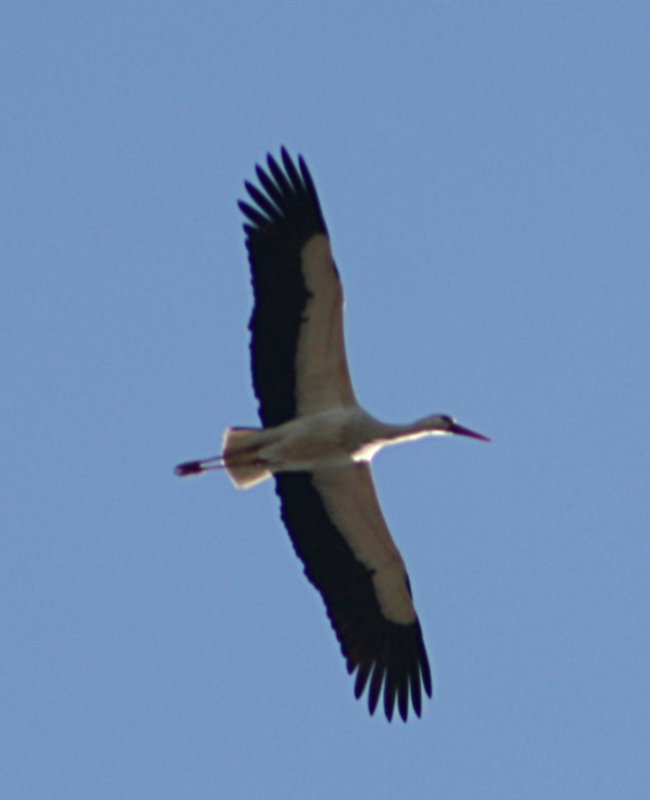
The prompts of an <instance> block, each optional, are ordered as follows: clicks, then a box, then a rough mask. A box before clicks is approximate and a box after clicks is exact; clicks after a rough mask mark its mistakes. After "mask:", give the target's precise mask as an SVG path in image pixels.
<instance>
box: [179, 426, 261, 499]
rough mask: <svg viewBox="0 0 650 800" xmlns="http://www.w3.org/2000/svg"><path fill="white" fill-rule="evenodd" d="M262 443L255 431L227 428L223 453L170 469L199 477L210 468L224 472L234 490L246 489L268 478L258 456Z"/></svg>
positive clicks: (256, 429)
mask: <svg viewBox="0 0 650 800" xmlns="http://www.w3.org/2000/svg"><path fill="white" fill-rule="evenodd" d="M264 444H266V437H265V436H264V431H261V430H260V429H259V428H228V430H227V431H226V432H225V434H224V437H223V453H222V454H221V455H220V456H212V457H211V458H204V459H200V460H198V461H186V462H185V463H183V464H179V465H178V466H177V467H176V469H175V470H174V471H175V473H176V474H177V475H178V476H179V477H181V478H184V477H187V476H188V475H200V474H201V473H202V472H208V471H209V470H214V469H225V470H227V471H228V475H229V476H230V479H231V480H232V482H233V483H234V484H235V486H236V487H237V488H238V489H249V488H250V487H252V486H255V485H256V484H258V483H261V482H262V481H264V480H266V479H267V478H269V477H270V476H271V473H270V471H269V470H268V462H267V461H265V460H264V459H263V458H261V457H260V455H259V451H260V448H261V447H263V446H264Z"/></svg>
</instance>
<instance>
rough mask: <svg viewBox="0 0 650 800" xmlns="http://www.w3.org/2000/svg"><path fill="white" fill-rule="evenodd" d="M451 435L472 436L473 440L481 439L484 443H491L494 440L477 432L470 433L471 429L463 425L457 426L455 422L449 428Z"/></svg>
mask: <svg viewBox="0 0 650 800" xmlns="http://www.w3.org/2000/svg"><path fill="white" fill-rule="evenodd" d="M449 432H450V433H457V434H458V435H459V436H471V437H472V439H480V440H481V441H482V442H491V441H492V439H490V438H489V436H483V434H482V433H476V431H470V429H469V428H463V426H462V425H457V424H456V423H455V422H454V424H453V425H452V426H451V428H449Z"/></svg>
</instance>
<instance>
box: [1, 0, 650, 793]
mask: <svg viewBox="0 0 650 800" xmlns="http://www.w3.org/2000/svg"><path fill="white" fill-rule="evenodd" d="M226 5H227V7H226ZM649 23H650V11H649V10H648V6H647V4H646V3H640V2H630V3H623V4H615V3H586V2H575V3H559V2H558V3H555V2H552V3H544V4H539V3H526V2H524V3H521V2H517V3H515V2H498V3H490V4H486V3H477V2H474V3H471V2H467V3H465V2H459V3H450V2H438V3H431V2H414V3H410V4H408V5H407V6H404V5H402V4H397V3H386V2H379V3H370V2H359V3H356V4H351V3H342V2H331V3H328V4H316V3H298V2H295V1H293V0H289V1H288V2H284V3H276V4H265V3H260V2H240V3H237V4H235V3H232V4H223V3H221V4H219V3H201V2H189V3H183V4H181V3H166V2H161V3H155V4H148V3H140V2H135V3H133V2H132V3H119V2H118V3H110V4H108V3H71V2H61V3H56V4H44V3H34V2H22V3H15V2H14V3H11V2H10V3H9V4H7V5H5V8H4V11H3V12H2V24H3V34H4V35H3V39H4V46H3V54H2V56H0V58H1V66H2V75H3V89H2V93H3V100H2V106H3V110H4V119H5V124H4V125H3V131H2V137H1V140H0V141H1V147H2V158H1V159H0V161H1V163H2V166H1V170H2V175H1V180H0V194H1V202H2V219H3V221H4V224H3V234H2V239H3V248H2V249H3V262H4V269H3V275H2V292H1V293H0V303H1V305H2V312H1V315H0V325H1V326H2V341H3V343H4V346H3V347H2V350H1V351H0V359H1V361H2V374H3V376H4V391H3V392H2V393H1V395H0V397H1V398H2V399H1V402H2V419H3V422H4V424H3V445H2V449H3V458H2V466H1V470H2V487H3V494H4V501H3V503H2V537H1V539H0V541H1V543H2V554H1V557H0V569H1V571H2V573H1V575H0V607H1V609H2V612H1V617H0V625H1V626H2V631H1V635H2V641H3V657H2V660H1V661H2V663H1V666H0V685H1V686H2V691H1V707H0V715H1V718H2V725H1V726H0V751H1V752H0V759H1V761H2V763H3V768H2V774H1V775H0V796H2V797H3V798H5V797H6V798H11V799H12V800H14V799H15V798H20V800H22V799H23V798H26V799H28V800H40V798H43V799H45V798H48V799H49V798H66V800H70V799H74V798H84V800H89V799H91V798H92V799H94V798H115V797H120V798H138V800H146V799H147V798H156V800H161V799H162V800H165V799H166V798H170V799H171V798H179V797H184V798H216V797H228V798H263V799H264V800H266V798H282V799H283V800H286V798H305V797H308V798H311V799H312V800H329V799H330V798H341V797H359V798H366V797H373V796H379V797H410V798H414V799H415V800H417V799H419V798H431V797H440V798H443V797H444V798H446V799H447V800H455V798H463V800H465V799H466V798H478V797H480V798H482V799H483V800H490V799H491V798H499V799H501V798H509V797H512V798H518V797H526V798H527V800H537V799H538V798H539V800H542V799H543V800H555V799H556V798H557V799H558V800H560V798H561V800H565V799H566V798H589V800H598V799H599V798H607V799H608V800H609V799H610V798H612V797H621V798H625V799H626V800H633V799H634V798H642V797H645V796H646V792H647V787H648V783H649V780H650V774H649V773H650V768H649V767H648V764H649V763H650V760H649V759H648V751H647V746H648V735H649V733H650V730H649V729H650V721H649V718H648V706H649V700H650V697H649V689H648V673H649V668H650V663H649V662H650V658H649V655H650V642H649V638H650V637H649V633H648V631H650V625H649V624H648V606H649V601H650V590H649V588H648V587H649V582H648V563H649V556H650V553H649V546H648V522H649V516H650V492H649V491H648V490H649V486H648V453H649V452H650V426H649V425H648V407H649V397H650V371H649V370H648V362H649V358H648V351H649V343H650V337H649V334H650V314H649V311H648V305H649V303H648V301H649V299H650V279H649V277H648V269H649V256H650V241H649V238H650V237H649V233H648V231H649V230H650V225H649V222H650V218H649V214H650V202H649V195H650V189H649V187H650V163H649V158H648V141H649V140H650V91H649V90H648V74H650V50H649V49H648V34H649V32H650V30H649ZM281 144H284V145H286V146H287V147H288V148H289V149H290V150H291V151H292V152H300V153H302V154H303V155H304V156H305V157H306V159H307V160H308V163H309V165H310V167H311V170H312V172H313V174H314V178H315V180H316V183H317V186H318V188H319V192H320V195H321V201H322V205H323V209H324V212H325V215H326V219H327V221H328V225H329V228H330V232H331V235H332V239H333V246H334V251H335V255H336V258H337V261H338V265H339V268H340V271H341V274H342V277H343V281H344V285H345V288H346V295H347V313H348V316H347V323H346V324H347V336H348V353H349V357H350V362H351V370H352V374H353V378H354V380H355V384H356V387H357V392H358V395H359V397H360V399H361V401H362V402H363V403H364V405H365V406H366V407H367V408H369V409H370V410H371V411H372V412H373V413H374V414H376V415H377V416H379V417H380V418H384V419H386V420H390V421H407V420H410V419H412V418H414V417H418V416H422V415H424V414H428V413H432V412H445V413H451V414H453V415H454V416H456V417H457V418H458V419H459V420H460V421H461V422H462V423H464V424H466V425H468V426H469V427H473V428H476V429H477V430H480V431H482V432H484V433H486V434H488V435H490V436H492V438H493V440H494V441H493V444H491V445H489V446H488V445H483V444H481V443H478V442H475V441H471V440H461V441H458V440H449V441H447V440H445V441H436V440H429V441H424V442H420V443H416V444H412V445H409V446H405V447H403V448H394V449H391V450H389V451H387V452H386V453H384V454H382V455H380V456H379V457H378V459H377V460H376V462H375V477H376V482H377V485H378V491H379V494H380V497H381V500H382V505H383V508H384V511H385V515H386V518H387V520H388V522H389V524H390V526H391V528H392V530H393V533H394V536H395V538H396V540H397V542H398V544H399V546H400V548H401V550H402V552H403V554H404V557H405V559H406V561H407V564H408V565H409V571H410V576H411V583H412V586H413V590H414V595H415V599H416V603H417V607H418V610H419V613H420V618H421V620H422V625H423V630H424V635H425V638H426V641H427V644H428V649H429V653H430V655H431V657H432V660H433V663H434V671H435V676H436V696H435V700H434V702H432V703H429V704H428V705H427V707H426V710H425V713H424V716H423V719H422V720H419V721H418V720H415V721H412V722H409V724H408V725H406V726H405V725H403V724H402V723H401V722H400V721H399V720H398V721H397V722H393V723H392V724H391V725H389V724H387V723H386V721H385V720H384V719H383V718H382V717H381V716H377V717H376V718H372V719H371V718H369V716H368V714H367V710H366V707H365V704H361V703H357V702H355V701H354V699H353V697H352V683H351V681H350V679H349V678H348V676H347V674H346V672H345V669H344V664H343V660H342V658H341V657H340V654H339V652H338V646H337V644H336V642H335V639H334V636H333V634H332V632H331V631H330V629H329V625H328V622H327V620H326V618H325V614H324V611H323V608H322V604H321V601H320V599H319V597H318V596H317V594H316V593H315V591H314V590H313V589H312V588H311V587H310V586H309V585H308V584H307V582H306V580H305V579H304V577H303V576H302V574H301V568H300V565H299V563H298V561H297V560H296V559H295V557H294V555H293V553H292V551H291V547H290V544H289V540H288V537H287V535H286V533H285V531H284V529H283V527H282V525H281V523H280V519H279V514H278V507H277V506H278V504H277V502H276V498H275V496H274V493H273V489H272V486H271V485H265V486H260V487H258V488H257V489H255V490H253V491H251V492H237V491H235V490H234V489H233V488H232V486H231V485H230V483H229V481H228V480H227V479H226V478H225V477H224V476H222V475H218V474H213V475H210V476H206V477H204V478H201V479H194V480H188V481H180V480H178V479H176V478H175V477H174V476H173V474H172V469H173V466H174V464H176V463H177V462H179V461H182V460H186V459H189V458H193V457H200V456H208V455H212V454H213V453H214V452H215V451H217V450H218V448H219V444H220V438H221V433H222V430H223V428H225V427H226V426H228V425H231V424H254V423H255V422H256V413H255V410H256V405H255V402H254V398H253V394H252V389H251V384H250V377H249V366H248V335H247V330H246V326H247V321H248V317H249V313H250V308H251V291H250V286H249V278H248V271H247V264H246V258H245V251H244V245H243V236H242V233H241V227H240V224H241V220H240V215H239V212H238V210H237V208H236V200H237V199H238V198H239V197H241V196H242V189H243V186H242V184H243V180H244V179H246V178H251V177H252V176H253V167H254V164H255V163H256V162H258V161H260V160H261V159H263V158H264V156H265V154H266V152H268V151H269V150H271V151H273V152H277V151H278V148H279V146H280V145H281Z"/></svg>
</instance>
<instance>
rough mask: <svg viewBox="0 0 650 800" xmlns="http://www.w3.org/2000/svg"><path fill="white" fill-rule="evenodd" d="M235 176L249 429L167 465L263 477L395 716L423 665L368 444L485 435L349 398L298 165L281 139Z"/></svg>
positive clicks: (418, 698) (315, 216)
mask: <svg viewBox="0 0 650 800" xmlns="http://www.w3.org/2000/svg"><path fill="white" fill-rule="evenodd" d="M281 152H282V166H280V164H279V163H278V161H276V160H275V159H274V158H273V157H272V156H270V155H269V156H268V159H267V169H266V170H265V169H262V168H261V167H259V166H258V167H257V168H256V172H257V178H258V180H259V184H260V187H261V188H258V187H256V186H253V185H252V184H251V183H248V182H247V183H246V184H245V185H246V189H247V191H248V194H249V195H250V198H251V200H252V201H253V203H254V205H250V204H249V203H245V202H240V203H239V207H240V209H241V211H242V212H243V214H244V215H245V217H246V218H247V222H246V224H245V225H244V231H245V233H246V246H247V249H248V255H249V260H250V266H251V273H252V283H253V292H254V295H255V307H254V310H253V314H252V317H251V321H250V325H249V328H250V330H251V333H252V341H251V357H252V372H253V385H254V388H255V394H256V395H257V399H258V400H259V415H260V419H261V421H262V425H263V426H264V427H263V428H230V429H229V430H227V431H226V433H225V436H224V444H223V451H222V455H220V456H216V457H213V458H208V459H204V460H201V461H190V462H187V463H185V464H180V465H179V466H178V467H177V468H176V473H177V474H178V475H191V474H196V473H199V472H203V471H206V470H210V469H219V468H222V467H225V469H226V470H227V471H228V473H229V474H230V477H231V478H232V480H233V482H234V484H235V485H236V486H238V487H240V488H248V487H250V486H253V485H255V484H257V483H259V482H260V481H263V480H265V479H266V478H269V477H270V476H271V475H273V476H274V478H275V485H276V492H277V493H278V495H279V497H280V502H281V513H282V518H283V520H284V523H285V525H286V527H287V530H288V531H289V536H290V537H291V541H292V542H293V546H294V548H295V551H296V553H297V554H298V556H299V557H300V559H301V560H302V562H303V564H304V568H305V574H306V575H307V578H308V579H309V580H310V581H311V582H312V583H313V584H314V586H315V587H316V588H317V589H318V591H319V592H320V593H321V595H322V598H323V601H324V602H325V607H326V609H327V614H328V616H329V618H330V621H331V623H332V626H333V628H334V631H335V632H336V635H337V637H338V640H339V642H340V645H341V650H342V652H343V656H344V657H345V659H346V663H347V669H348V672H350V673H352V672H354V671H355V670H356V680H355V685H354V694H355V696H356V697H357V698H359V697H360V696H361V695H362V693H363V692H364V690H365V688H366V686H367V685H368V686H369V689H368V707H369V709H370V713H371V714H373V713H374V711H375V709H376V707H377V703H378V701H379V697H380V695H381V692H382V688H383V700H384V710H385V713H386V717H387V718H388V719H389V720H391V719H392V716H393V710H394V707H395V701H397V706H398V708H399V713H400V716H401V717H402V719H403V720H404V721H406V720H407V718H408V710H409V701H410V704H411V705H412V706H413V709H414V711H415V713H416V714H417V715H418V716H420V714H421V710H422V687H424V691H425V692H426V693H427V695H428V696H429V697H431V671H430V669H429V661H428V658H427V653H426V649H425V646H424V642H423V639H422V631H421V629H420V623H419V621H418V617H417V614H416V613H415V608H414V606H413V598H412V595H411V587H410V584H409V579H408V575H407V573H406V568H405V566H404V562H403V560H402V557H401V556H400V553H399V550H398V549H397V547H396V546H395V544H394V542H393V539H392V538H391V535H390V532H389V530H388V527H387V525H386V522H385V521H384V517H383V515H382V513H381V509H380V507H379V502H378V500H377V495H376V493H375V487H374V485H373V481H372V474H371V471H370V461H371V459H372V457H373V456H374V455H375V453H377V451H378V450H380V449H381V448H382V447H384V446H386V445H390V444H397V443H398V442H404V441H410V440H413V439H419V438H421V437H423V436H432V435H433V436H435V435H445V434H454V433H455V434H462V435H464V436H473V437H474V438H476V439H483V440H486V441H489V439H487V437H485V436H482V435H481V434H478V433H474V432H473V431H470V430H468V429H467V428H463V427H461V426H460V425H458V424H457V423H456V422H455V421H454V420H453V419H452V418H451V417H448V416H446V415H442V414H436V415H434V416H429V417H425V418H424V419H420V420H417V421H416V422H414V423H412V424H410V425H389V424H386V423H383V422H379V421H378V420H376V419H375V418H374V417H371V416H370V415H369V414H368V413H367V412H366V411H364V410H363V408H361V406H360V405H359V404H358V402H357V399H356V396H355V394H354V389H353V388H352V383H351V381H350V375H349V372H348V365H347V360H346V356H345V342H344V338H343V292H342V289H341V282H340V280H339V275H338V272H337V269H336V266H335V264H334V260H333V258H332V253H331V250H330V242H329V237H328V235H327V227H326V225H325V220H324V219H323V214H322V212H321V208H320V203H319V200H318V195H317V193H316V188H315V186H314V182H313V180H312V177H311V175H310V173H309V170H308V169H307V165H306V164H305V162H304V160H303V159H302V158H299V159H298V165H297V166H296V164H295V163H294V161H292V159H291V157H290V156H289V155H288V153H287V151H286V150H285V149H284V148H283V149H282V151H281Z"/></svg>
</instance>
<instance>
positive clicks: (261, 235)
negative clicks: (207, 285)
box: [239, 148, 356, 427]
mask: <svg viewBox="0 0 650 800" xmlns="http://www.w3.org/2000/svg"><path fill="white" fill-rule="evenodd" d="M281 155H282V166H280V165H279V164H278V162H277V161H276V160H275V159H274V158H273V157H272V156H270V155H269V156H268V158H267V168H266V170H265V169H262V168H261V167H259V166H258V167H257V170H256V171H257V178H258V180H259V183H260V186H261V189H260V188H258V187H256V186H254V185H252V184H251V183H248V182H247V183H246V189H247V191H248V194H249V195H250V198H251V200H252V201H253V203H254V205H251V204H249V203H245V202H240V203H239V207H240V209H241V210H242V212H243V213H244V215H245V216H246V217H247V219H248V222H247V223H246V224H245V225H244V230H245V232H246V247H247V248H248V255H249V261H250V266H251V275H252V283H253V292H254V296H255V306H254V309H253V314H252V317H251V320H250V325H249V327H250V330H251V333H252V340H251V360H252V370H253V385H254V388H255V394H256V395H257V399H258V400H259V413H260V418H261V420H262V423H263V424H264V426H265V427H269V426H273V425H279V424H281V423H282V422H286V421H287V420H290V419H293V418H294V417H297V416H301V415H306V414H312V413H315V412H317V411H324V410H326V409H329V408H336V407H340V406H349V405H354V404H356V399H355V396H354V392H353V390H352V384H351V382H350V375H349V372H348V366H347V360H346V356H345V343H344V338H343V317H342V313H343V290H342V288H341V282H340V280H339V276H338V272H337V270H336V266H335V264H334V261H333V259H332V254H331V251H330V244H329V237H328V235H327V228H326V226H325V220H324V219H323V214H322V212H321V208H320V203H319V201H318V195H317V194H316V188H315V187H314V182H313V180H312V178H311V175H310V174H309V170H308V169H307V165H306V164H305V162H304V161H303V159H302V158H299V159H298V165H297V166H296V164H295V163H294V161H292V159H291V157H290V156H289V155H288V153H287V151H286V150H285V149H284V148H283V149H282V151H281Z"/></svg>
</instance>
